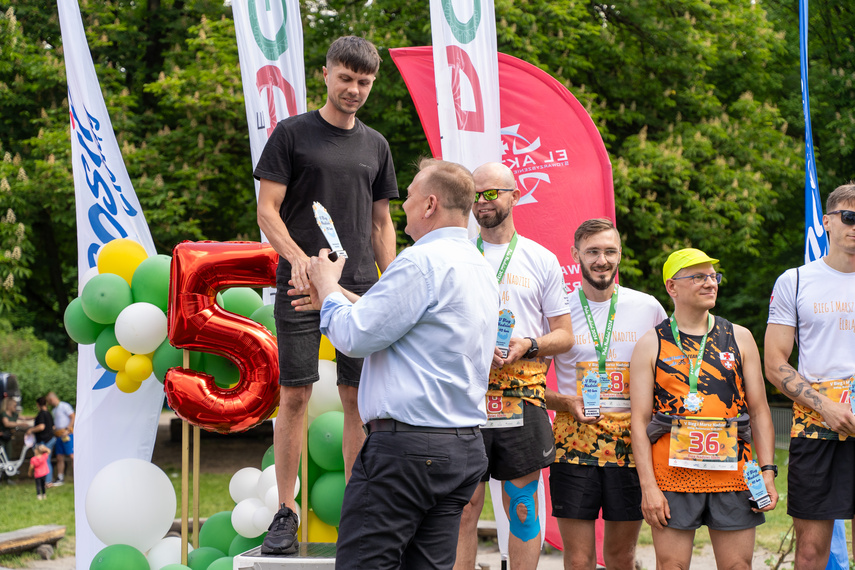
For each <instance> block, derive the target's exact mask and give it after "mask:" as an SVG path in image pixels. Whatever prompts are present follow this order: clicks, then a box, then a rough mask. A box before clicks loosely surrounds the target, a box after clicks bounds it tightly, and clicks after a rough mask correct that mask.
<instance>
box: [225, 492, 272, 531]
mask: <svg viewBox="0 0 855 570" xmlns="http://www.w3.org/2000/svg"><path fill="white" fill-rule="evenodd" d="M259 508H261V509H266V507H265V506H264V503H262V502H261V499H258V498H256V497H251V498H249V499H244V500H243V501H241V502H239V503H238V504H237V505H235V508H234V509H233V510H232V526H233V527H234V529H235V530H236V531H237V533H238V534H239V535H241V536H243V537H245V538H255V537H257V536H261V534H262V533H263V532H264V531H266V530H267V527H264V528H258V527H257V526H255V525H254V524H253V522H252V520H253V517H254V516H255V511H257V510H258V509H259ZM271 520H272V519H271ZM268 524H270V523H268Z"/></svg>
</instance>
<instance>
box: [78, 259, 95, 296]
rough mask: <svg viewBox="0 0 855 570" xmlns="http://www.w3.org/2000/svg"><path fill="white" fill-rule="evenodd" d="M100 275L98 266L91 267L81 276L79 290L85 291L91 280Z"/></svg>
mask: <svg viewBox="0 0 855 570" xmlns="http://www.w3.org/2000/svg"><path fill="white" fill-rule="evenodd" d="M96 275H98V266H97V265H96V266H95V267H90V268H89V269H87V270H86V273H84V274H83V275H81V276H80V279H79V283H78V284H77V290H78V291H83V288H84V287H85V286H86V284H87V283H89V280H90V279H92V278H93V277H95V276H96Z"/></svg>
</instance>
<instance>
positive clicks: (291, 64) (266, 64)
mask: <svg viewBox="0 0 855 570" xmlns="http://www.w3.org/2000/svg"><path fill="white" fill-rule="evenodd" d="M232 14H233V16H234V20H235V34H236V35H237V45H238V55H239V57H240V72H241V79H242V82H243V98H244V101H245V102H246V123H247V126H248V127H249V144H250V150H251V153H252V169H253V170H255V165H256V164H258V159H259V158H260V157H261V151H262V150H264V145H266V144H267V139H268V137H269V136H270V133H272V132H273V129H274V128H275V127H276V124H277V123H278V122H279V121H281V120H282V119H285V118H287V117H292V116H294V115H299V114H301V113H305V112H306V72H305V66H304V64H303V27H302V21H301V19H300V2H299V0H266V1H264V2H261V1H259V0H232ZM258 184H259V183H258V180H255V197H256V198H258ZM261 241H267V238H265V237H264V233H263V232H262V234H261ZM275 293H276V289H272V288H266V289H265V290H264V302H265V303H268V304H270V303H272V302H273V296H274V295H275Z"/></svg>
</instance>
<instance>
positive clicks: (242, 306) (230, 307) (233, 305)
mask: <svg viewBox="0 0 855 570" xmlns="http://www.w3.org/2000/svg"><path fill="white" fill-rule="evenodd" d="M222 299H223V300H222V307H223V308H224V309H225V310H227V311H231V312H232V313H237V314H238V315H243V316H244V317H247V318H249V317H250V316H251V315H252V314H253V313H254V312H255V311H257V310H258V309H259V308H260V307H261V305H262V304H263V303H262V301H261V296H260V295H259V294H258V293H256V292H255V291H254V290H252V289H250V288H249V287H232V288H231V289H227V290H225V291H223V292H222Z"/></svg>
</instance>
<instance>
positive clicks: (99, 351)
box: [95, 325, 119, 372]
mask: <svg viewBox="0 0 855 570" xmlns="http://www.w3.org/2000/svg"><path fill="white" fill-rule="evenodd" d="M117 344H119V341H118V340H116V327H114V326H113V325H107V326H106V327H104V330H103V331H101V334H99V335H98V338H97V339H95V359H96V360H97V361H98V364H100V365H101V366H103V367H104V369H105V370H109V371H110V372H116V371H115V370H113V369H112V368H110V367H109V366H107V351H108V350H110V349H111V348H113V347H114V346H116V345H117Z"/></svg>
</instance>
